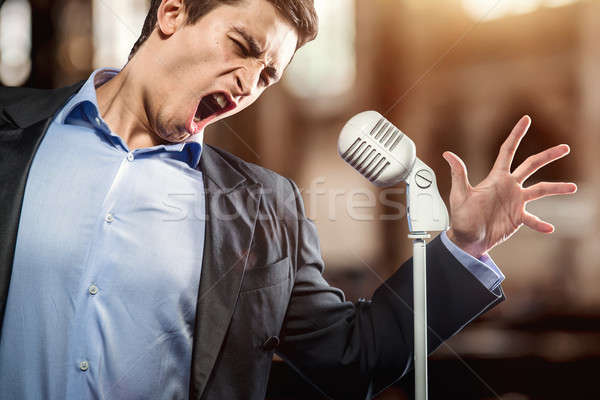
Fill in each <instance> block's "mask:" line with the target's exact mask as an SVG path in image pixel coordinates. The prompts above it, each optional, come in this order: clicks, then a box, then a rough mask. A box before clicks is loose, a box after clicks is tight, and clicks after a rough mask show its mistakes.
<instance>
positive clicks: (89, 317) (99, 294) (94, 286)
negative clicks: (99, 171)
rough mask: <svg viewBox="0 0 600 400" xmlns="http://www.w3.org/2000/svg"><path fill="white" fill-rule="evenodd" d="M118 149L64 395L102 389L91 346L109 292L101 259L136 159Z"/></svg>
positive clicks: (83, 286) (87, 270)
mask: <svg viewBox="0 0 600 400" xmlns="http://www.w3.org/2000/svg"><path fill="white" fill-rule="evenodd" d="M118 151H119V152H120V153H121V154H122V159H121V163H120V166H119V169H118V171H117V173H116V175H115V176H114V178H113V181H112V183H111V185H110V188H109V190H108V192H107V193H106V195H105V197H104V201H103V203H102V206H101V209H100V210H99V212H98V218H97V222H96V230H95V233H94V236H93V239H92V241H91V243H90V249H89V252H88V257H87V261H86V263H85V267H84V270H83V271H84V272H83V274H82V276H81V279H80V283H79V292H78V293H79V295H78V297H77V299H76V302H77V308H76V311H75V318H74V322H73V324H72V328H71V332H70V336H71V340H70V341H69V342H70V343H74V344H75V345H74V346H73V352H72V354H71V357H70V359H71V366H72V367H73V371H74V375H75V378H74V383H75V384H73V385H68V386H67V387H68V390H69V391H72V392H71V393H68V396H67V398H79V397H81V395H82V393H89V392H90V391H91V392H97V391H98V390H100V389H101V388H99V387H98V384H100V382H99V378H100V376H101V371H99V370H98V369H99V368H101V364H102V363H101V360H102V359H103V354H101V353H100V351H101V349H100V347H97V346H96V347H94V346H93V344H94V343H102V340H101V333H100V332H99V327H98V322H97V321H98V320H99V318H98V306H99V305H101V303H102V298H103V297H104V296H110V295H111V293H110V291H107V290H105V287H104V285H103V279H102V276H103V272H107V271H104V269H105V268H110V267H111V266H107V265H106V264H105V263H104V262H103V255H104V254H106V253H107V252H109V251H111V249H108V248H106V247H107V246H106V243H107V239H108V238H109V237H110V235H111V234H113V230H114V229H115V228H117V225H118V224H120V223H122V221H121V219H120V215H122V214H121V213H122V211H123V209H122V207H120V204H124V203H123V201H124V199H123V195H124V194H125V195H126V193H127V187H126V186H127V180H128V175H129V174H130V172H131V171H130V170H131V168H132V167H133V165H132V164H133V162H134V161H135V155H134V153H133V152H129V153H126V152H124V151H122V150H118ZM125 201H126V200H125ZM121 229H122V227H121Z"/></svg>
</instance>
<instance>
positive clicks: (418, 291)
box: [408, 232, 431, 400]
mask: <svg viewBox="0 0 600 400" xmlns="http://www.w3.org/2000/svg"><path fill="white" fill-rule="evenodd" d="M430 237H431V236H430V235H429V234H428V233H426V232H414V233H410V234H409V235H408V238H409V239H412V241H413V314H414V363H415V400H427V396H428V395H427V260H426V249H425V239H429V238H430Z"/></svg>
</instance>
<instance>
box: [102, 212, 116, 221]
mask: <svg viewBox="0 0 600 400" xmlns="http://www.w3.org/2000/svg"><path fill="white" fill-rule="evenodd" d="M104 220H105V221H106V222H108V223H109V224H110V223H111V222H113V221H114V220H115V217H113V215H112V214H111V213H108V214H106V217H104Z"/></svg>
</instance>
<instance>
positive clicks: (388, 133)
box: [338, 111, 450, 232]
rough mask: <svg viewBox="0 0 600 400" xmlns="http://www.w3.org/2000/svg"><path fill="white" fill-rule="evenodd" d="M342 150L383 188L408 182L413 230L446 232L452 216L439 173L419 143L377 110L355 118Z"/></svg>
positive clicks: (342, 140)
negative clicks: (420, 155)
mask: <svg viewBox="0 0 600 400" xmlns="http://www.w3.org/2000/svg"><path fill="white" fill-rule="evenodd" d="M338 153H339V154H340V156H341V157H342V159H344V161H346V162H347V163H348V164H350V166H352V167H353V168H354V169H355V170H357V171H358V172H359V173H360V174H361V175H363V176H364V177H365V178H367V179H368V180H369V181H371V182H372V183H373V184H375V185H377V186H379V187H388V186H393V185H396V184H398V183H400V182H405V183H406V184H407V193H406V197H407V203H408V204H407V215H408V221H409V230H410V231H411V232H428V231H444V230H446V229H448V228H449V220H450V218H449V216H448V210H447V209H446V205H445V204H444V201H443V200H442V198H441V196H440V194H439V192H438V188H437V183H436V178H435V173H434V172H433V170H432V169H431V168H429V167H428V166H427V165H426V164H425V163H424V162H422V161H421V160H420V159H419V158H418V157H417V155H416V147H415V143H414V142H413V141H412V140H411V139H410V138H409V137H408V136H406V135H405V134H404V133H402V131H400V129H398V128H396V127H395V126H394V125H393V124H392V123H391V122H389V121H388V120H387V119H386V118H384V117H383V116H382V115H381V114H379V113H378V112H376V111H365V112H362V113H360V114H357V115H355V116H354V117H352V118H351V119H350V120H349V121H348V122H347V123H346V125H345V126H344V128H343V129H342V132H341V133H340V137H339V139H338Z"/></svg>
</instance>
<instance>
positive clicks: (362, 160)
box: [338, 111, 449, 400]
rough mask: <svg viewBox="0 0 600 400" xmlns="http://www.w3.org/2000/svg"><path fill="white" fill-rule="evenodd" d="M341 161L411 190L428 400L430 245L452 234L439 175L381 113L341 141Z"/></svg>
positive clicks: (418, 380)
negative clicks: (438, 235)
mask: <svg viewBox="0 0 600 400" xmlns="http://www.w3.org/2000/svg"><path fill="white" fill-rule="evenodd" d="M338 152H339V154H340V156H341V157H342V158H343V159H344V161H346V162H347V163H348V164H350V165H351V166H352V167H353V168H354V169H356V170H357V171H358V172H359V173H360V174H361V175H363V176H364V177H365V178H367V179H368V180H369V181H371V182H373V183H374V184H375V185H377V186H380V187H387V186H393V185H397V184H399V183H402V182H404V183H405V184H406V190H407V191H406V199H407V208H406V210H407V215H408V228H409V231H410V234H409V235H408V237H409V238H410V239H412V240H413V290H414V293H413V298H414V300H413V304H414V310H413V314H414V347H415V351H414V362H415V399H417V400H426V399H427V281H426V259H425V253H426V251H425V239H427V238H429V237H430V235H429V233H428V232H430V231H444V230H446V229H448V228H449V225H448V224H449V217H448V210H447V209H446V205H445V204H444V201H443V200H442V198H441V196H440V194H439V191H438V188H437V184H436V179H435V173H434V172H433V170H432V169H431V168H429V167H428V166H427V165H426V164H425V163H423V162H422V161H421V160H419V159H418V158H417V156H416V148H415V144H414V142H413V141H412V140H411V139H410V138H409V137H408V136H406V135H405V134H404V133H402V132H401V131H400V130H399V129H398V128H396V127H395V126H394V125H393V124H392V123H391V122H389V121H388V120H387V119H385V118H384V117H383V116H382V115H381V114H379V113H378V112H376V111H365V112H362V113H360V114H357V115H355V116H354V117H352V118H351V119H350V120H349V121H348V122H347V123H346V125H345V126H344V128H343V129H342V132H341V133H340V137H339V139H338Z"/></svg>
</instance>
